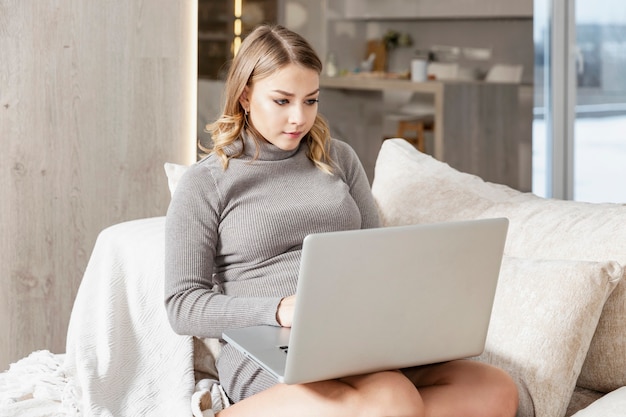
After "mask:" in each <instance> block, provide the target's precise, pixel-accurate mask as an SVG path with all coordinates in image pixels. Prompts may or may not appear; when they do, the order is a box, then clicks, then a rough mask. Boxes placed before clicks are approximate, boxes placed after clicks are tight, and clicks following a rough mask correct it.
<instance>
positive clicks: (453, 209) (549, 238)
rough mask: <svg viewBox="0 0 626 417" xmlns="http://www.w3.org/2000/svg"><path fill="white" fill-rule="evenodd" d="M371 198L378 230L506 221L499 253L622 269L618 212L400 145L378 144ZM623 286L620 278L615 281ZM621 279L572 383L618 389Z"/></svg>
mask: <svg viewBox="0 0 626 417" xmlns="http://www.w3.org/2000/svg"><path fill="white" fill-rule="evenodd" d="M372 192H373V194H374V197H375V199H376V201H377V203H378V205H379V209H380V213H381V218H382V220H383V223H384V224H385V225H390V226H391V225H399V224H413V223H430V222H437V221H448V220H464V219H472V218H487V217H507V218H508V219H509V222H510V223H509V234H508V237H507V244H506V248H505V254H507V255H509V256H516V257H520V258H551V259H571V260H590V261H605V260H615V261H617V262H620V263H621V264H622V265H626V227H624V225H625V224H626V206H623V205H619V204H590V203H579V202H573V201H561V200H552V199H544V198H540V197H537V196H535V195H533V194H530V193H521V192H519V191H517V190H513V189H511V188H509V187H507V186H505V185H501V184H493V183H488V182H485V181H483V180H482V179H480V178H478V177H476V176H473V175H469V174H465V173H461V172H459V171H457V170H455V169H453V168H451V167H450V166H448V165H447V164H445V163H442V162H439V161H437V160H435V159H433V158H432V157H430V156H428V155H425V154H422V153H420V152H419V151H417V150H416V149H415V148H414V147H413V146H411V145H410V144H408V143H407V142H406V141H403V140H401V139H392V140H386V141H385V142H384V143H383V146H382V148H381V151H380V153H379V155H378V159H377V162H376V170H375V177H374V183H373V185H372ZM623 281H625V280H623ZM624 335H626V281H625V282H622V283H620V284H619V285H618V286H617V288H616V289H615V291H613V293H612V294H611V296H610V297H609V299H608V301H607V303H606V304H605V306H604V311H603V313H602V316H601V318H600V322H599V324H598V328H597V330H596V334H595V336H594V338H593V340H592V342H591V346H590V349H589V354H588V356H587V359H586V361H585V364H584V365H583V369H582V373H581V376H580V379H579V381H578V385H580V386H582V387H586V388H589V389H592V390H595V391H601V392H609V391H612V390H614V389H617V388H619V387H622V386H625V385H626V337H624Z"/></svg>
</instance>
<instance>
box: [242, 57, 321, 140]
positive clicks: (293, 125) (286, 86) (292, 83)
mask: <svg viewBox="0 0 626 417" xmlns="http://www.w3.org/2000/svg"><path fill="white" fill-rule="evenodd" d="M319 85H320V81H319V75H318V74H317V72H316V71H314V70H312V69H308V68H304V67H301V66H299V65H296V64H289V65H287V66H286V67H283V68H282V69H280V70H279V71H277V72H275V73H274V74H272V75H271V76H269V77H267V78H263V79H261V80H259V81H256V82H255V83H254V84H253V85H252V86H250V87H246V88H245V90H244V92H243V94H242V95H241V98H240V100H239V101H240V103H241V105H242V106H243V108H244V109H247V110H248V123H250V125H252V126H253V127H254V128H255V129H256V130H257V131H258V132H259V133H260V134H261V135H262V136H263V138H264V139H265V140H266V141H268V142H270V143H271V144H273V145H274V146H276V147H278V148H280V149H282V150H285V151H288V150H293V149H296V148H297V147H298V145H299V144H300V140H301V139H302V138H303V137H304V135H306V134H307V133H308V132H309V130H311V127H313V123H314V122H315V117H316V116H317V102H318V97H319Z"/></svg>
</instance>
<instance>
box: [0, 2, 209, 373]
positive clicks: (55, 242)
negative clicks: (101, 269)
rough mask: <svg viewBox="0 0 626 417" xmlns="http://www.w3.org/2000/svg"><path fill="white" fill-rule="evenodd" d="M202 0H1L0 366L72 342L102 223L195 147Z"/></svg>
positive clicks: (133, 209) (135, 214)
mask: <svg viewBox="0 0 626 417" xmlns="http://www.w3.org/2000/svg"><path fill="white" fill-rule="evenodd" d="M196 38H197V0H195V1H194V0H177V1H171V0H153V1H147V0H145V1H144V0H141V1H140V0H130V1H128V0H107V1H100V2H86V1H83V0H57V1H54V2H50V1H40V0H0V51H2V53H1V57H0V187H1V190H0V334H1V335H2V337H0V371H1V370H3V369H6V367H7V366H8V364H9V363H11V362H14V361H15V360H17V359H19V358H21V357H23V356H25V355H27V354H28V353H30V352H31V351H33V350H36V349H49V350H51V351H53V352H57V353H59V352H63V351H64V350H65V337H66V331H67V323H68V320H69V315H70V312H71V309H72V304H73V301H74V297H75V294H76V291H77V289H78V285H79V284H80V281H81V278H82V274H83V272H84V269H85V267H86V264H87V261H88V259H89V256H90V254H91V250H92V248H93V245H94V242H95V239H96V237H97V235H98V233H99V232H100V231H101V230H102V229H103V228H105V227H107V226H110V225H112V224H115V223H119V222H122V221H126V220H131V219H136V218H141V217H149V216H160V215H164V214H165V211H166V209H167V204H168V203H169V192H168V190H167V181H166V179H165V175H164V172H163V163H164V162H166V161H170V162H176V163H185V164H188V163H191V162H192V161H194V160H195V129H196V113H195V105H196V96H195V94H196V58H195V56H196V47H197V43H196Z"/></svg>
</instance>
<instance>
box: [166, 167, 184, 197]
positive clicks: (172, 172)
mask: <svg viewBox="0 0 626 417" xmlns="http://www.w3.org/2000/svg"><path fill="white" fill-rule="evenodd" d="M163 168H164V169H165V175H166V176H167V185H168V187H169V189H170V195H174V191H176V186H177V185H178V181H179V180H180V177H182V176H183V174H184V173H185V172H186V171H187V169H188V168H189V167H188V166H186V165H180V164H174V163H172V162H166V163H165V164H164V165H163Z"/></svg>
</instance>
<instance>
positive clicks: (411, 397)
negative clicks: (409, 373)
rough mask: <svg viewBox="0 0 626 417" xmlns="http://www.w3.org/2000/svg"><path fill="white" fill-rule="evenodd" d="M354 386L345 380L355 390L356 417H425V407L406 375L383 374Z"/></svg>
mask: <svg viewBox="0 0 626 417" xmlns="http://www.w3.org/2000/svg"><path fill="white" fill-rule="evenodd" d="M364 378H365V380H359V381H358V383H356V384H353V381H352V380H350V379H347V380H344V382H346V383H347V384H348V385H350V386H351V387H352V389H353V392H352V394H353V397H352V400H353V405H354V411H355V413H354V414H353V415H354V416H358V417H383V416H403V417H422V416H423V415H424V405H423V402H422V399H421V397H420V394H419V392H418V391H417V389H416V388H415V386H414V385H413V383H412V382H411V381H410V380H409V379H407V378H406V377H405V376H404V375H403V374H402V373H400V372H395V371H389V372H379V373H376V374H372V375H368V376H365V377H364Z"/></svg>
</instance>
